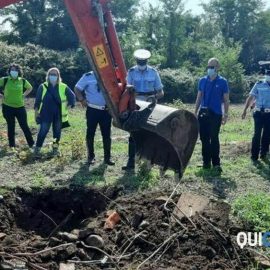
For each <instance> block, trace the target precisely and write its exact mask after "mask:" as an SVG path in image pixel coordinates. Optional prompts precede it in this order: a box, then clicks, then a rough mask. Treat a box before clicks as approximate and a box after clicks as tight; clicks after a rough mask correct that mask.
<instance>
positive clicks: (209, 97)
mask: <svg viewBox="0 0 270 270" xmlns="http://www.w3.org/2000/svg"><path fill="white" fill-rule="evenodd" d="M198 91H200V92H202V100H201V107H206V108H209V109H210V110H212V111H213V112H215V113H216V114H222V103H223V102H224V98H223V96H224V94H226V93H228V92H229V87H228V82H227V80H226V79H225V78H223V77H222V76H219V75H218V76H217V77H216V79H215V80H213V81H211V80H210V78H209V76H205V77H202V78H201V79H200V81H199V85H198Z"/></svg>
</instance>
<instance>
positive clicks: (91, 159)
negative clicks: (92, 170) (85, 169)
mask: <svg viewBox="0 0 270 270" xmlns="http://www.w3.org/2000/svg"><path fill="white" fill-rule="evenodd" d="M86 147H87V165H93V164H95V162H96V159H95V153H94V142H93V138H89V139H88V138H87V137H86Z"/></svg>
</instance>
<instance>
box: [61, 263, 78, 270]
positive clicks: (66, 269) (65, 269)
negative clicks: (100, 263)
mask: <svg viewBox="0 0 270 270" xmlns="http://www.w3.org/2000/svg"><path fill="white" fill-rule="evenodd" d="M59 270H75V264H74V263H67V264H66V263H60V267H59Z"/></svg>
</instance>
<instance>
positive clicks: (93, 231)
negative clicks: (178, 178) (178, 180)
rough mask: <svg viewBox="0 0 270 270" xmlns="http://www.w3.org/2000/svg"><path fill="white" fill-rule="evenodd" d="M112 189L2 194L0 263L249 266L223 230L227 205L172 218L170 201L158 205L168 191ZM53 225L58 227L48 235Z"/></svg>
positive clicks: (208, 269)
mask: <svg viewBox="0 0 270 270" xmlns="http://www.w3.org/2000/svg"><path fill="white" fill-rule="evenodd" d="M112 189H114V190H112ZM117 194H118V192H117V188H110V189H109V190H107V189H106V188H103V189H101V190H96V189H86V188H84V189H68V188H66V189H58V190H52V189H49V190H45V191H43V192H32V193H28V192H24V191H22V190H18V191H16V194H9V195H5V196H4V203H3V204H2V207H1V208H0V232H1V235H2V237H1V235H0V269H8V268H3V267H8V266H9V265H12V263H13V262H14V260H16V261H17V262H20V263H24V264H25V267H26V268H25V269H39V270H44V269H50V270H54V269H57V270H58V269H59V267H60V269H61V270H70V269H72V270H73V269H76V270H80V269H81V270H83V269H105V268H107V269H109V268H110V269H155V270H157V269H171V270H172V269H185V270H188V269H193V270H195V269H197V270H201V269H202V270H212V269H219V270H223V269H224V270H225V269H226V270H229V269H230V270H231V269H245V268H246V267H247V266H248V265H249V263H250V260H251V258H250V255H249V253H248V252H247V251H245V250H241V249H240V248H239V247H238V246H237V244H236V243H235V240H234V239H235V237H234V236H233V235H231V234H230V233H229V232H230V222H229V219H228V213H229V210H230V208H229V206H228V205H227V204H225V203H222V202H217V201H216V202H210V203H209V205H208V206H206V207H205V208H204V209H203V211H202V212H201V213H199V214H195V215H193V216H192V217H186V216H185V215H184V216H182V217H181V218H179V220H178V222H172V218H171V215H172V211H173V207H170V208H172V211H171V212H170V211H169V212H168V211H166V210H165V209H164V204H165V203H166V201H167V199H168V198H169V197H168V195H169V194H164V193H162V192H158V193H157V192H155V193H145V194H132V195H129V196H119V197H118V198H117ZM18 196H19V197H20V198H21V201H18V200H17V199H16V197H18ZM161 198H162V199H161ZM178 198H179V197H178V196H176V197H173V198H172V200H171V203H172V204H171V205H170V206H173V205H175V204H176V203H177V201H178ZM108 209H114V212H111V213H110V215H111V214H113V213H117V214H119V219H117V220H118V223H117V222H116V223H115V224H114V227H113V228H112V229H110V230H106V229H104V224H105V222H106V214H107V212H108ZM70 213H73V214H72V216H70V217H69V218H68V219H66V218H67V217H68V216H69V214H70ZM63 221H65V222H63ZM59 225H61V226H59ZM194 225H195V226H194ZM56 228H57V229H59V232H58V233H57V232H55V233H54V235H52V232H54V231H55V230H56ZM1 267H2V268H1Z"/></svg>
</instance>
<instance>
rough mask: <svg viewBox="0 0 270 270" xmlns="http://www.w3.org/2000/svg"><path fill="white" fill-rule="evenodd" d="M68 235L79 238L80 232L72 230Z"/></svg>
mask: <svg viewBox="0 0 270 270" xmlns="http://www.w3.org/2000/svg"><path fill="white" fill-rule="evenodd" d="M70 233H71V234H74V235H76V236H78V237H79V233H80V230H79V229H74V230H72V231H71V232H70Z"/></svg>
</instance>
